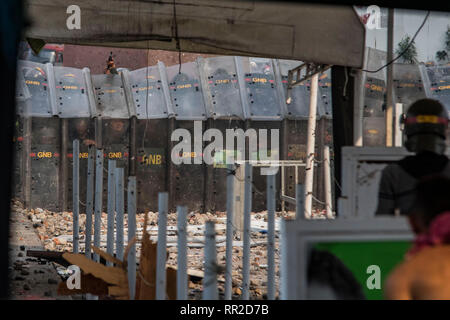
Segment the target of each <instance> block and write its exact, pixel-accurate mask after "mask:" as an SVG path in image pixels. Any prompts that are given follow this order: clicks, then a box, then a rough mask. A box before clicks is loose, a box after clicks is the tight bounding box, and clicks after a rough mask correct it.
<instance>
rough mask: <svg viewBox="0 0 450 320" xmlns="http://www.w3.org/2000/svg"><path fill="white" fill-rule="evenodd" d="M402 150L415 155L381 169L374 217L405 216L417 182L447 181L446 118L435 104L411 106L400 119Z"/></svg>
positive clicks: (449, 168)
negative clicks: (429, 178)
mask: <svg viewBox="0 0 450 320" xmlns="http://www.w3.org/2000/svg"><path fill="white" fill-rule="evenodd" d="M402 122H403V123H404V131H405V135H406V142H405V147H406V149H407V150H408V151H410V152H413V153H415V155H412V156H407V157H405V158H403V159H402V160H400V161H397V162H395V163H392V164H390V165H388V166H387V167H385V168H384V170H383V172H382V175H381V180H380V186H379V192H378V207H377V210H376V213H375V214H376V215H382V214H387V215H394V214H395V215H399V214H401V215H405V214H407V213H408V212H409V211H410V210H411V209H412V204H413V203H414V190H415V187H416V184H417V181H418V180H419V179H421V178H423V177H426V176H429V175H433V174H442V175H445V176H448V177H450V163H449V160H448V158H447V156H446V155H445V154H444V153H445V149H446V141H445V139H446V131H447V127H448V114H447V111H446V109H445V108H444V106H443V105H442V104H441V103H440V102H439V101H437V100H433V99H420V100H417V101H416V102H414V103H413V104H412V105H411V106H410V107H409V109H408V112H407V113H406V116H405V117H404V118H403V119H402Z"/></svg>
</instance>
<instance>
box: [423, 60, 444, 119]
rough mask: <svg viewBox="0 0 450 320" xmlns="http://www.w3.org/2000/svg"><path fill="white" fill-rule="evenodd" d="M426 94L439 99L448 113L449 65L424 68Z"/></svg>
mask: <svg viewBox="0 0 450 320" xmlns="http://www.w3.org/2000/svg"><path fill="white" fill-rule="evenodd" d="M425 74H426V82H427V84H426V87H427V88H426V92H427V96H428V97H429V98H432V99H436V100H439V101H440V102H441V103H442V104H443V105H444V106H445V107H446V108H447V111H448V112H449V114H450V66H435V67H427V68H426V73H425Z"/></svg>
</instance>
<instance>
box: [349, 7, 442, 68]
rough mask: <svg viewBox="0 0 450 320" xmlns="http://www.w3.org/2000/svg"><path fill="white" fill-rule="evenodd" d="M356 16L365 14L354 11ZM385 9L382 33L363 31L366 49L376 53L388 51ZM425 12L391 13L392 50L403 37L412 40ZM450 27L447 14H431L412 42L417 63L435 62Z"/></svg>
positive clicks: (363, 10) (435, 12) (382, 13)
mask: <svg viewBox="0 0 450 320" xmlns="http://www.w3.org/2000/svg"><path fill="white" fill-rule="evenodd" d="M356 9H357V12H358V14H360V15H361V14H363V13H365V12H366V9H365V8H356ZM387 11H388V10H387V9H385V8H382V9H381V15H382V20H381V21H382V25H381V27H382V29H380V30H369V29H368V28H366V45H367V46H368V47H371V48H375V49H378V50H383V51H386V50H387V29H386V25H387ZM426 14H427V11H423V10H406V9H395V13H394V50H395V49H397V45H398V43H399V42H400V41H401V40H402V38H403V37H405V36H406V35H409V36H410V37H413V35H414V34H415V33H416V31H417V29H418V28H419V26H420V25H421V23H422V21H423V19H424V18H425V15H426ZM447 26H450V12H438V11H432V12H431V14H430V16H429V18H428V20H427V22H426V23H425V25H424V26H423V28H422V30H421V31H420V33H419V34H418V35H417V38H416V40H415V44H416V48H417V53H418V56H417V58H418V60H419V62H427V61H435V60H436V59H435V56H436V52H437V51H440V50H443V49H444V48H445V32H446V31H447Z"/></svg>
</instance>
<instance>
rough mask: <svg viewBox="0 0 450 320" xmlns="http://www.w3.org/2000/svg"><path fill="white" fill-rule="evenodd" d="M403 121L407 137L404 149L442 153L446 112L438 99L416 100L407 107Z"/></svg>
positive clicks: (446, 122) (446, 119)
mask: <svg viewBox="0 0 450 320" xmlns="http://www.w3.org/2000/svg"><path fill="white" fill-rule="evenodd" d="M403 122H404V125H405V134H406V137H407V140H406V142H405V146H406V149H408V150H409V151H411V152H416V153H418V152H421V151H431V152H435V153H439V154H442V153H444V151H445V146H446V145H445V139H446V131H447V125H448V114H447V110H446V109H445V108H444V106H443V105H442V104H441V103H440V102H439V101H437V100H433V99H420V100H417V101H416V102H414V103H413V104H412V105H411V106H410V107H409V109H408V112H407V113H406V116H405V118H404V119H403Z"/></svg>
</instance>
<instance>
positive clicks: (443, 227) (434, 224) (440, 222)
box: [407, 211, 450, 256]
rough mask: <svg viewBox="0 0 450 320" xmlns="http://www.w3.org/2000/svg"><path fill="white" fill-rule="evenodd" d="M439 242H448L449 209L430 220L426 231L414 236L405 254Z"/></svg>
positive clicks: (449, 231) (449, 226)
mask: <svg viewBox="0 0 450 320" xmlns="http://www.w3.org/2000/svg"><path fill="white" fill-rule="evenodd" d="M441 244H450V211H446V212H444V213H441V214H440V215H438V216H437V217H436V218H434V220H433V221H431V223H430V226H429V228H428V231H427V232H426V233H422V234H419V235H418V236H417V237H416V239H415V241H414V245H413V247H412V248H411V249H410V250H409V251H408V253H407V256H411V255H414V254H416V253H417V252H419V251H420V250H422V249H423V248H426V247H433V246H437V245H441Z"/></svg>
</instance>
